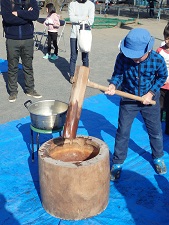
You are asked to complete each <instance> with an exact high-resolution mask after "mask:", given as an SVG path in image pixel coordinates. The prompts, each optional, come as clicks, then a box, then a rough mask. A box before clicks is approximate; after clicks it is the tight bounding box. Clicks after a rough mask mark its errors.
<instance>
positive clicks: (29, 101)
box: [24, 100, 32, 109]
mask: <svg viewBox="0 0 169 225" xmlns="http://www.w3.org/2000/svg"><path fill="white" fill-rule="evenodd" d="M28 103H30V105H31V104H32V101H31V100H28V101H26V102H25V103H24V106H25V107H26V108H27V109H28V107H29V106H28V105H27V104H28Z"/></svg>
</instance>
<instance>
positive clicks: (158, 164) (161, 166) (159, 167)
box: [153, 158, 167, 174]
mask: <svg viewBox="0 0 169 225" xmlns="http://www.w3.org/2000/svg"><path fill="white" fill-rule="evenodd" d="M153 162H154V166H155V171H156V173H157V174H165V173H167V168H166V165H165V162H164V160H163V159H162V158H157V159H154V160H153Z"/></svg>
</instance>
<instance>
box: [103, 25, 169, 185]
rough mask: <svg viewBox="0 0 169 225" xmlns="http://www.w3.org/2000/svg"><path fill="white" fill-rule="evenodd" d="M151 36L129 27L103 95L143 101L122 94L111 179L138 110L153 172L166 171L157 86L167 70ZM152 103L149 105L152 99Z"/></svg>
mask: <svg viewBox="0 0 169 225" xmlns="http://www.w3.org/2000/svg"><path fill="white" fill-rule="evenodd" d="M153 45H154V38H153V37H152V36H151V35H150V33H149V32H148V31H147V30H146V29H143V28H135V29H132V30H131V31H130V32H129V33H128V34H127V36H126V37H125V38H124V39H123V40H122V42H121V44H120V50H121V52H120V53H119V54H118V56H117V58H116V62H115V66H114V72H113V74H112V78H111V81H110V85H109V87H108V91H106V92H105V94H109V95H114V94H115V90H116V89H118V88H119V87H121V90H122V91H124V92H127V93H130V94H134V95H138V96H141V97H142V98H143V102H138V101H135V100H130V99H127V98H124V97H122V98H121V101H120V109H119V118H118V129H117V132H116V139H115V147H114V154H113V166H112V168H111V177H110V179H111V180H113V181H114V180H116V179H118V178H119V177H120V173H121V170H122V164H123V163H124V161H125V159H126V157H127V150H128V142H129V138H130V130H131V125H132V122H133V120H134V118H135V117H136V116H137V114H138V112H140V113H141V115H142V117H143V119H144V122H145V125H146V128H147V132H148V135H149V141H150V146H151V149H152V158H153V163H154V167H155V171H156V172H157V173H158V174H165V173H166V172H167V169H166V165H165V163H164V160H163V158H162V157H163V155H164V152H163V136H162V129H161V121H160V103H159V96H160V88H161V87H162V86H163V84H164V83H165V81H166V79H167V76H168V72H167V67H166V63H165V61H164V58H163V57H162V56H161V55H160V54H158V53H156V52H155V51H153V50H152V48H153ZM152 99H153V100H155V101H156V104H155V105H150V101H151V100H152Z"/></svg>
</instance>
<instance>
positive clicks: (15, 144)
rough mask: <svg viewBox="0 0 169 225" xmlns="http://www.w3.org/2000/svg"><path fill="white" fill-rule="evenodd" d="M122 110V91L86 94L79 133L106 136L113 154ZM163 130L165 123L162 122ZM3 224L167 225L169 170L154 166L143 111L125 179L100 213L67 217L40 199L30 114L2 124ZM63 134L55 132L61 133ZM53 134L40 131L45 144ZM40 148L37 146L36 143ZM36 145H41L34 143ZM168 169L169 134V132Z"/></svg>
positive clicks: (167, 142)
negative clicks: (118, 93) (49, 210)
mask: <svg viewBox="0 0 169 225" xmlns="http://www.w3.org/2000/svg"><path fill="white" fill-rule="evenodd" d="M118 109H119V97H118V96H111V97H110V96H106V95H104V94H100V95H96V96H93V97H90V98H87V99H85V101H84V104H83V109H82V113H81V117H80V121H79V126H78V132H77V134H81V135H90V136H94V137H97V138H99V139H101V140H103V141H104V142H105V143H106V144H107V145H108V147H109V150H110V161H111V159H112V153H113V146H114V139H115V132H116V129H117V120H118ZM162 127H163V130H164V122H163V123H162ZM0 133H1V142H0V154H1V157H0V165H1V166H0V215H1V216H0V224H5V225H28V224H30V225H32V224H33V225H43V224H44V225H105V224H106V225H114V224H117V225H128V224H130V225H168V224H169V182H168V181H169V173H167V174H166V175H163V176H160V175H157V174H156V173H155V171H154V168H153V164H152V158H151V150H150V145H149V140H148V135H147V133H146V130H145V126H144V123H143V121H142V118H141V116H140V115H138V117H137V118H136V119H135V120H134V123H133V126H132V129H131V136H130V142H129V150H128V157H127V159H126V161H125V163H124V166H123V171H122V174H121V178H120V179H119V181H117V182H110V193H109V203H108V206H107V208H106V209H105V210H104V211H103V212H102V213H100V214H99V215H97V216H94V217H91V218H88V219H84V220H79V221H66V220H61V219H58V218H55V217H53V216H51V215H49V214H48V213H47V212H46V211H45V210H44V208H43V206H42V204H41V201H40V192H39V178H38V160H37V152H35V162H34V163H32V161H31V141H30V117H26V118H21V119H19V120H16V121H11V122H9V123H6V124H2V125H0ZM57 135H58V134H54V137H57ZM52 137H53V135H51V134H50V135H49V134H46V135H43V134H41V135H40V143H41V144H42V143H44V142H45V141H47V140H49V139H51V138H52ZM35 147H36V146H35ZM35 149H36V148H35ZM164 152H165V155H164V159H165V162H166V165H167V166H168V168H169V157H168V153H169V136H167V135H165V134H164Z"/></svg>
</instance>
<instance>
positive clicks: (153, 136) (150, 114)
mask: <svg viewBox="0 0 169 225" xmlns="http://www.w3.org/2000/svg"><path fill="white" fill-rule="evenodd" d="M154 100H155V101H156V104H155V105H148V106H143V107H142V109H141V114H142V116H143V119H144V122H145V125H146V128H147V132H148V135H149V139H150V146H151V149H152V157H153V158H160V157H162V156H163V154H164V153H163V136H162V129H161V121H160V103H159V94H157V95H156V97H155V99H154Z"/></svg>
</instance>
